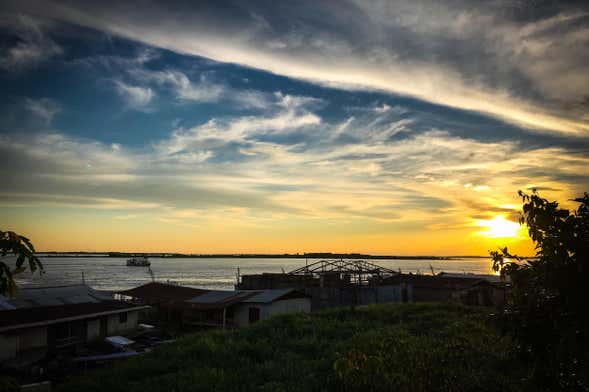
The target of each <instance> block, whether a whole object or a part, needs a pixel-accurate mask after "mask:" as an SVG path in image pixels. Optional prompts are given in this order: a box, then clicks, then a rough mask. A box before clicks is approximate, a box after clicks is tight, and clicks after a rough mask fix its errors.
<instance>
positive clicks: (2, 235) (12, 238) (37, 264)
mask: <svg viewBox="0 0 589 392" xmlns="http://www.w3.org/2000/svg"><path fill="white" fill-rule="evenodd" d="M7 254H13V255H15V256H16V267H15V268H14V269H10V267H9V266H8V265H6V263H4V262H3V261H1V260H0V294H9V295H12V294H14V292H15V291H16V283H15V281H14V275H16V274H19V273H21V272H24V271H26V270H27V264H28V267H29V269H30V270H31V272H35V271H36V270H39V272H41V271H43V264H41V261H40V260H39V259H38V258H37V256H35V247H34V246H33V244H32V243H31V241H30V240H29V239H28V238H27V237H25V236H22V235H19V234H16V233H15V232H13V231H2V230H0V256H2V257H4V256H6V255H7ZM25 262H27V263H26V264H25Z"/></svg>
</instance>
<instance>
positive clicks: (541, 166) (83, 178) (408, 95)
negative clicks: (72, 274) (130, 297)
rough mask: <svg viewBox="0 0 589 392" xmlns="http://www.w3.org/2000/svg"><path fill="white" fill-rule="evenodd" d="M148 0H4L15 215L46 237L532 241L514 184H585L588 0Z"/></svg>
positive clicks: (373, 249) (126, 241)
mask: <svg viewBox="0 0 589 392" xmlns="http://www.w3.org/2000/svg"><path fill="white" fill-rule="evenodd" d="M147 3H148V4H146V5H145V6H141V7H137V6H135V5H133V4H132V2H123V3H121V4H119V5H117V6H116V7H109V6H108V5H107V4H106V3H103V2H80V1H60V0H56V1H53V2H51V5H48V6H46V5H45V4H42V3H41V2H8V3H7V5H6V6H0V16H1V17H0V35H2V37H3V39H2V40H1V41H0V42H1V43H2V44H1V45H0V71H1V72H0V83H2V87H3V88H2V89H1V91H0V97H1V98H2V99H1V100H0V114H1V115H0V173H1V175H2V188H1V189H0V223H1V228H3V229H5V230H15V231H17V232H22V233H25V234H27V235H28V236H30V237H31V238H32V239H33V240H34V243H35V244H36V245H37V247H38V248H39V249H41V250H56V251H78V250H81V251H106V250H112V251H130V252H140V251H145V252H184V253H225V252H229V253H233V252H235V253H258V252H263V253H273V252H278V253H282V252H289V253H297V252H300V253H303V252H363V253H373V254H398V255H411V254H422V255H423V254H429V255H448V254H452V255H456V254H468V255H485V254H487V251H488V249H490V248H493V247H495V246H502V245H505V244H510V246H512V248H513V251H514V252H520V253H524V254H530V253H532V252H533V246H532V243H531V241H530V240H529V239H528V238H527V235H526V233H525V231H522V230H521V228H520V227H519V225H518V224H517V223H516V222H514V221H512V219H513V218H512V217H513V216H517V214H518V213H519V212H520V211H519V210H520V208H521V199H520V197H519V196H518V195H517V191H518V190H523V191H524V192H531V190H532V189H538V190H539V192H540V193H541V195H542V196H543V197H546V198H549V199H556V200H563V201H564V203H565V206H566V203H567V202H566V201H567V200H570V199H572V198H574V197H576V196H578V195H579V194H582V192H583V191H585V190H587V189H588V188H589V186H588V185H589V177H588V176H587V175H586V171H587V170H586V168H587V167H588V166H589V151H588V149H587V146H589V122H588V119H587V115H586V112H587V110H586V106H587V105H586V91H589V78H587V75H588V74H589V69H588V68H587V64H586V63H584V62H583V57H582V56H579V53H581V52H582V48H585V46H586V45H585V44H586V43H587V42H589V41H588V40H589V34H588V31H589V30H587V29H585V28H583V23H582V22H583V20H585V18H586V16H585V14H584V13H581V12H577V11H574V10H573V11H571V10H568V9H565V8H564V7H563V8H560V7H559V6H554V8H550V9H547V10H545V11H543V12H531V11H533V10H530V15H534V16H533V17H522V16H521V15H524V14H526V12H525V11H526V10H525V9H526V8H527V7H528V6H527V5H521V7H520V6H518V7H520V8H517V9H515V8H512V7H511V6H509V5H508V4H507V3H503V2H499V3H497V2H489V3H485V4H481V5H478V6H477V7H472V6H468V7H463V6H461V5H460V4H458V3H454V2H443V1H442V2H438V1H432V2H428V1H425V2H419V3H415V2H412V1H406V2H404V1H400V2H376V3H373V2H363V1H360V2H353V1H351V2H348V1H342V2H337V3H333V2H311V3H310V4H309V6H304V5H302V4H299V5H295V4H294V3H292V4H291V2H274V3H272V2H271V3H268V4H266V3H264V4H265V5H263V4H262V3H257V2H254V3H253V4H243V5H240V6H237V5H236V4H235V3H231V2H228V3H227V4H225V3H224V2H220V3H219V4H220V5H218V6H217V5H213V4H216V2H208V3H207V2H204V3H203V4H202V5H200V3H199V6H194V7H193V6H190V4H178V6H164V5H162V4H160V3H157V2H150V1H147ZM160 21H168V22H166V23H163V22H162V23H159V22H160ZM325 21H329V23H326V22H325ZM457 21H458V22H457ZM236 37H239V38H238V39H237V38H236ZM555 43H558V45H556V44H555ZM530 64H533V66H530Z"/></svg>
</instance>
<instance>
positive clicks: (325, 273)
mask: <svg viewBox="0 0 589 392" xmlns="http://www.w3.org/2000/svg"><path fill="white" fill-rule="evenodd" d="M494 278H497V277H496V276H495V277H494V276H485V275H473V274H444V273H441V274H438V275H434V274H432V275H416V274H411V273H410V274H403V273H401V272H400V271H394V270H391V269H388V268H384V267H381V266H378V265H376V264H373V263H370V262H367V261H365V260H343V259H340V260H321V261H318V262H315V263H312V264H307V265H305V266H304V267H301V268H298V269H296V270H294V271H291V272H288V273H263V274H258V275H243V276H239V274H238V279H237V282H238V283H237V285H236V288H237V289H239V290H269V289H287V288H289V289H297V290H299V291H302V292H304V293H306V294H307V295H308V296H310V297H311V307H312V309H313V310H316V309H321V308H325V307H333V306H353V305H368V304H375V303H385V302H420V301H425V302H436V301H458V302H462V303H465V304H468V305H499V304H501V303H503V302H504V301H505V298H506V295H507V292H508V290H509V285H506V283H505V282H501V281H496V279H494Z"/></svg>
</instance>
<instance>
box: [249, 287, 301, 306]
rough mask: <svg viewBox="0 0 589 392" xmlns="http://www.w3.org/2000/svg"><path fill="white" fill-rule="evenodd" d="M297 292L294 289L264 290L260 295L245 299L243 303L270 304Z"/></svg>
mask: <svg viewBox="0 0 589 392" xmlns="http://www.w3.org/2000/svg"><path fill="white" fill-rule="evenodd" d="M292 291H295V290H293V289H275V290H263V291H261V292H259V293H258V294H256V295H254V296H252V297H249V298H247V299H245V300H244V301H243V302H258V303H265V304H266V303H269V302H273V301H276V300H277V299H279V298H280V297H282V296H284V295H286V294H288V293H290V292H292Z"/></svg>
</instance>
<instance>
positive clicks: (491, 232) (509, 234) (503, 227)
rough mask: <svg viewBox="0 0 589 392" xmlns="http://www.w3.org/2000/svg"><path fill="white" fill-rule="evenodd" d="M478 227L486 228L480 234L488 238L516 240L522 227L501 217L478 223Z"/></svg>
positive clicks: (520, 233)
mask: <svg viewBox="0 0 589 392" xmlns="http://www.w3.org/2000/svg"><path fill="white" fill-rule="evenodd" d="M479 225H480V226H482V227H485V228H487V230H486V231H482V232H481V234H482V235H485V236H487V237H489V238H516V237H519V236H521V235H522V230H521V229H522V227H521V226H520V225H519V224H518V223H515V222H512V221H510V220H507V219H505V217H503V216H496V217H495V218H493V219H489V220H486V221H484V220H483V221H480V222H479Z"/></svg>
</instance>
